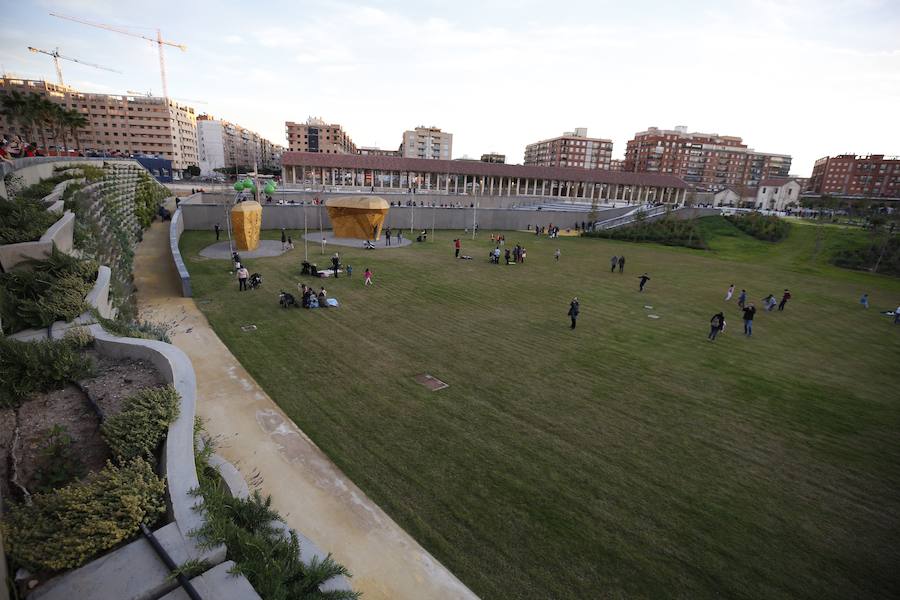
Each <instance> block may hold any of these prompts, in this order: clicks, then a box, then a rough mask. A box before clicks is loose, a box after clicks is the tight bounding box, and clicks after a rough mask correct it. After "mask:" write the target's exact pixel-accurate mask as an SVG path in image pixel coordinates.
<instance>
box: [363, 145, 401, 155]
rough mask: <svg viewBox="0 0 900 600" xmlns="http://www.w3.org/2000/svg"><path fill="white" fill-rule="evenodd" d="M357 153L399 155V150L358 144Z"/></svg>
mask: <svg viewBox="0 0 900 600" xmlns="http://www.w3.org/2000/svg"><path fill="white" fill-rule="evenodd" d="M359 153H360V154H362V155H363V156H400V150H386V149H385V148H376V147H375V146H360V147H359Z"/></svg>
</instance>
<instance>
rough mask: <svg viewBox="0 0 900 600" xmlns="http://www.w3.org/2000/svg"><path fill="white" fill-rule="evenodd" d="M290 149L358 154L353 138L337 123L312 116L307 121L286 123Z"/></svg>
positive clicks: (293, 150)
mask: <svg viewBox="0 0 900 600" xmlns="http://www.w3.org/2000/svg"><path fill="white" fill-rule="evenodd" d="M285 128H286V130H287V141H288V149H289V150H290V151H291V152H321V153H323V154H357V153H358V152H359V151H358V149H357V147H356V144H354V143H353V140H351V139H350V136H349V135H348V134H347V132H346V131H344V129H343V128H342V127H341V126H340V125H338V124H337V123H331V124H329V123H326V122H325V121H323V120H322V119H320V118H315V117H310V118H309V119H307V120H306V123H294V122H293V121H288V122H286V123H285Z"/></svg>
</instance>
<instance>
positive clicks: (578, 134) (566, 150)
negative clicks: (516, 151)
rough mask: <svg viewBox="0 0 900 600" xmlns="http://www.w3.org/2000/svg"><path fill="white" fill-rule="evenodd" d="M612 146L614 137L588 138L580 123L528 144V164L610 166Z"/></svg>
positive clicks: (576, 166)
mask: <svg viewBox="0 0 900 600" xmlns="http://www.w3.org/2000/svg"><path fill="white" fill-rule="evenodd" d="M612 146H613V143H612V140H608V139H604V138H589V137H588V136H587V128H585V127H579V128H577V129H575V131H568V132H566V133H564V134H562V135H561V136H559V137H555V138H551V139H549V140H542V141H540V142H535V143H533V144H528V145H527V146H525V166H526V167H574V168H578V169H609V166H610V161H611V160H612Z"/></svg>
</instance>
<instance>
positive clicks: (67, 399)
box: [15, 385, 109, 492]
mask: <svg viewBox="0 0 900 600" xmlns="http://www.w3.org/2000/svg"><path fill="white" fill-rule="evenodd" d="M56 425H59V426H61V427H65V429H66V433H68V434H69V435H70V436H71V437H72V445H71V447H70V450H71V454H73V455H75V456H77V457H78V460H79V461H80V462H81V464H82V465H84V467H85V472H89V471H96V470H99V469H102V468H103V466H104V465H105V464H106V459H107V457H108V456H109V449H108V448H107V447H106V443H105V442H104V441H103V439H102V438H101V437H100V419H99V418H98V417H97V415H96V414H94V411H93V410H91V407H90V405H89V404H88V401H87V398H86V397H85V395H84V394H82V393H81V390H79V389H78V388H77V387H75V386H74V385H69V386H66V387H64V388H63V389H61V390H54V391H52V392H47V393H46V394H41V395H40V396H38V397H34V398H32V399H30V400H28V401H27V402H25V403H24V404H22V406H20V407H19V441H18V444H17V446H16V448H15V452H16V456H17V458H18V461H19V462H18V474H19V482H20V483H21V484H22V485H24V486H25V488H26V489H28V491H29V492H34V490H35V487H36V484H37V482H38V473H39V471H40V469H41V467H42V466H44V465H45V464H46V460H45V459H44V457H43V451H44V448H46V446H47V443H48V438H49V436H50V431H51V430H52V429H53V427H54V426H56Z"/></svg>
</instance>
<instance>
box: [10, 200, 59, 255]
mask: <svg viewBox="0 0 900 600" xmlns="http://www.w3.org/2000/svg"><path fill="white" fill-rule="evenodd" d="M57 220H59V215H56V214H53V213H50V212H47V209H45V208H44V206H43V205H42V204H41V203H40V202H38V201H36V200H32V199H26V198H16V199H15V200H4V199H2V198H0V244H18V243H20V242H34V241H36V240H39V239H40V238H41V236H42V235H44V232H46V231H47V229H49V228H50V226H51V225H53V224H54V223H56V221H57Z"/></svg>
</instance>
